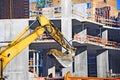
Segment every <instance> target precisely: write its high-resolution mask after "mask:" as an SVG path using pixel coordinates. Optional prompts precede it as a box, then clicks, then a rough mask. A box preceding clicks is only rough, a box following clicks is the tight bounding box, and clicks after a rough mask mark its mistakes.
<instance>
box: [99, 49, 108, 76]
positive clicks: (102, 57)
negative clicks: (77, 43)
mask: <svg viewBox="0 0 120 80" xmlns="http://www.w3.org/2000/svg"><path fill="white" fill-rule="evenodd" d="M97 53H98V55H97V77H104V78H105V77H107V76H108V74H107V73H108V72H109V62H108V50H98V51H97Z"/></svg>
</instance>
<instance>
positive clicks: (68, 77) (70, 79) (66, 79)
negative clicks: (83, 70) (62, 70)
mask: <svg viewBox="0 0 120 80" xmlns="http://www.w3.org/2000/svg"><path fill="white" fill-rule="evenodd" d="M64 80H120V79H119V78H98V77H78V76H71V74H70V72H67V74H66V75H65V77H64Z"/></svg>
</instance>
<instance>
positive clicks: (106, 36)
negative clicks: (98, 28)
mask: <svg viewBox="0 0 120 80" xmlns="http://www.w3.org/2000/svg"><path fill="white" fill-rule="evenodd" d="M102 39H105V40H108V30H106V29H105V30H104V31H102Z"/></svg>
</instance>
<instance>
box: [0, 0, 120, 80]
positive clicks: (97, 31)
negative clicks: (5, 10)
mask: <svg viewBox="0 0 120 80" xmlns="http://www.w3.org/2000/svg"><path fill="white" fill-rule="evenodd" d="M61 3H62V11H61V18H49V19H50V20H51V21H52V22H53V23H54V24H55V26H56V27H58V29H60V30H61V31H62V33H63V34H64V36H65V38H66V39H67V40H68V41H70V43H71V44H72V45H73V46H74V47H76V48H77V52H76V56H75V59H74V62H73V65H72V66H71V67H68V68H63V67H61V66H59V63H56V60H55V58H53V57H51V56H48V55H47V54H46V53H47V51H49V49H51V48H57V49H59V50H61V51H62V50H63V49H62V48H61V46H60V45H58V43H57V42H55V41H54V40H52V39H51V38H49V37H48V36H46V35H45V36H44V37H42V38H39V39H38V40H36V41H34V42H33V43H31V44H30V45H29V47H27V48H26V49H25V50H24V51H23V52H22V53H21V54H20V55H18V56H17V57H15V58H14V59H13V60H12V61H11V62H10V63H9V64H8V66H7V67H6V69H5V70H4V75H5V76H8V80H12V79H14V80H21V79H22V80H28V78H29V79H33V78H34V74H32V73H31V72H29V71H28V69H29V68H30V67H31V68H33V70H34V71H35V72H36V73H37V74H38V75H39V76H48V75H49V74H51V73H52V74H53V76H64V75H65V74H66V73H67V72H68V71H70V72H71V73H72V75H76V76H85V77H88V76H89V77H91V76H92V77H93V76H94V77H116V76H117V77H118V76H119V74H120V70H119V66H120V64H119V60H120V59H119V57H120V54H119V52H120V45H119V43H120V29H119V27H114V26H112V27H111V26H109V25H106V24H102V23H98V22H95V21H91V20H87V19H86V15H84V17H82V19H81V17H80V16H79V15H75V14H73V13H72V8H71V5H72V4H71V0H63V1H62V2H61ZM68 3H69V4H68ZM66 5H67V6H66ZM80 6H84V7H82V8H83V9H80V10H81V11H83V12H84V13H83V14H86V13H85V12H86V10H85V11H84V8H86V6H85V4H84V3H83V4H81V5H80ZM32 21H33V20H28V19H27V20H25V19H24V20H22V19H21V20H19V19H18V20H17V19H13V20H7V19H5V20H0V26H1V29H0V32H2V34H1V40H0V41H1V46H4V45H6V44H5V41H12V40H13V38H15V37H16V35H17V34H19V32H21V31H22V30H23V29H24V27H26V26H27V25H30V23H31V22H32ZM21 23H22V24H21ZM18 24H19V25H18ZM20 24H21V25H20ZM28 60H29V61H28ZM16 65H17V66H16Z"/></svg>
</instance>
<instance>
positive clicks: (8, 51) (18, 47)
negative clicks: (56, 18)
mask: <svg viewBox="0 0 120 80" xmlns="http://www.w3.org/2000/svg"><path fill="white" fill-rule="evenodd" d="M36 23H37V25H36ZM34 24H35V25H36V26H34ZM30 29H34V30H33V32H32V33H30V34H28V35H26V36H23V35H24V34H25V33H26V32H27V31H29V30H30ZM45 31H47V32H48V34H49V35H50V36H51V37H52V38H53V39H54V40H55V41H57V42H58V43H59V44H60V45H61V46H62V47H63V48H65V49H66V50H67V51H68V52H72V53H73V54H72V57H74V55H75V51H76V49H75V48H73V47H72V46H71V45H70V44H69V43H68V42H67V40H66V39H65V38H64V36H63V35H62V33H61V32H60V31H59V30H58V29H57V28H56V27H55V26H54V25H53V23H52V22H51V21H50V20H48V19H47V18H46V17H44V16H38V18H37V20H36V21H34V22H33V24H32V25H30V26H28V27H26V28H25V29H24V31H23V32H22V33H20V34H19V35H18V37H16V38H15V39H14V40H13V41H12V42H11V43H10V44H8V46H6V47H5V48H4V49H3V50H2V51H1V52H0V62H1V63H2V65H0V66H1V68H2V69H1V71H0V72H2V71H3V69H4V68H5V67H6V65H7V64H8V63H9V62H10V61H11V60H12V59H13V58H14V57H15V56H16V55H18V54H19V53H20V52H21V51H22V50H23V49H25V48H26V47H27V46H28V45H29V44H30V43H32V42H33V41H34V40H35V39H37V38H39V37H40V36H41V35H42V34H43V33H44V32H45ZM50 52H52V54H59V53H60V52H59V51H57V50H55V49H52V50H51V51H50ZM60 54H62V53H60ZM64 54H65V53H64ZM54 56H55V57H59V56H57V55H54ZM1 77H2V76H1Z"/></svg>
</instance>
